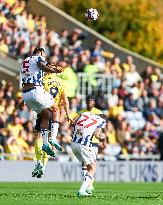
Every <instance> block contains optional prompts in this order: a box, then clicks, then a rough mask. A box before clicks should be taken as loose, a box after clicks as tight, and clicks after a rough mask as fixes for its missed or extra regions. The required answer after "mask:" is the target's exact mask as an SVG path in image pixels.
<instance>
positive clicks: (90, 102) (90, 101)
mask: <svg viewBox="0 0 163 205" xmlns="http://www.w3.org/2000/svg"><path fill="white" fill-rule="evenodd" d="M86 105H87V107H86V108H84V109H82V110H80V111H79V114H81V113H83V112H90V113H92V114H96V115H102V114H103V113H102V111H101V110H99V109H97V108H96V107H95V105H96V103H95V97H94V96H93V95H88V96H87V97H86ZM105 143H106V140H105V139H104V140H103V146H105ZM98 144H99V139H97V138H96V137H95V136H93V138H92V147H93V149H94V150H95V153H96V156H97V155H98ZM86 172H87V168H86V167H85V166H84V164H83V166H82V177H83V178H84V177H85V173H86ZM93 182H94V179H93V180H92V181H91V183H90V187H89V189H90V190H94V187H93Z"/></svg>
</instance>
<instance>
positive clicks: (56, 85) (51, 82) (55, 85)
mask: <svg viewBox="0 0 163 205" xmlns="http://www.w3.org/2000/svg"><path fill="white" fill-rule="evenodd" d="M43 83H44V88H45V90H46V91H47V92H48V93H50V94H51V95H52V96H53V98H54V100H55V103H56V104H57V106H59V107H60V106H61V104H62V100H61V96H62V94H63V93H64V89H65V86H64V81H63V80H62V79H61V78H60V77H58V76H57V75H56V74H55V73H50V74H47V75H45V76H44V79H43Z"/></svg>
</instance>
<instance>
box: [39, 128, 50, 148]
mask: <svg viewBox="0 0 163 205" xmlns="http://www.w3.org/2000/svg"><path fill="white" fill-rule="evenodd" d="M48 134H49V131H48V130H47V129H41V136H42V139H43V143H44V144H47V145H48Z"/></svg>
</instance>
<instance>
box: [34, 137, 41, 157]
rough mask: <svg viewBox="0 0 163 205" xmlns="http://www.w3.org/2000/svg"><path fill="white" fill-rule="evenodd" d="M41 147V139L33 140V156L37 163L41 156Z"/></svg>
mask: <svg viewBox="0 0 163 205" xmlns="http://www.w3.org/2000/svg"><path fill="white" fill-rule="evenodd" d="M42 145H43V141H42V139H41V138H37V139H36V140H35V156H36V159H37V161H41V159H42V155H43V151H42Z"/></svg>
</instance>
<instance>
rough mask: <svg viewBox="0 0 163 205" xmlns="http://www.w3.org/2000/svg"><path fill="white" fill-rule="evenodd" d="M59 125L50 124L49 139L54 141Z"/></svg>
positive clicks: (55, 123) (56, 123)
mask: <svg viewBox="0 0 163 205" xmlns="http://www.w3.org/2000/svg"><path fill="white" fill-rule="evenodd" d="M58 128H59V123H58V122H51V139H52V140H54V141H56V140H57V139H56V138H57V134H58Z"/></svg>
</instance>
